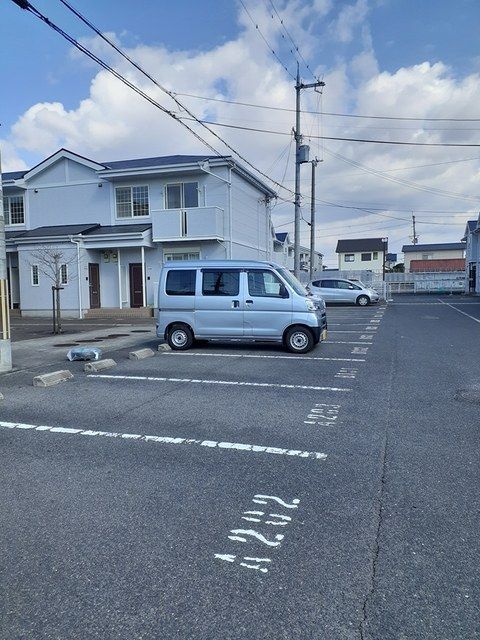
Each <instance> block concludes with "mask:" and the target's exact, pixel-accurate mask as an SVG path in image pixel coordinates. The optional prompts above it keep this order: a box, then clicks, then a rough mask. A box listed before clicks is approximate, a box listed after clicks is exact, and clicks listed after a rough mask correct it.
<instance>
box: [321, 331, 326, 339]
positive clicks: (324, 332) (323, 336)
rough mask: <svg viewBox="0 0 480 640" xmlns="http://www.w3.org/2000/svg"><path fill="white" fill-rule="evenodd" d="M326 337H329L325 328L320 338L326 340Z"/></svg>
mask: <svg viewBox="0 0 480 640" xmlns="http://www.w3.org/2000/svg"><path fill="white" fill-rule="evenodd" d="M326 339H327V330H326V329H324V330H323V331H322V333H321V334H320V340H326Z"/></svg>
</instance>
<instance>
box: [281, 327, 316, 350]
mask: <svg viewBox="0 0 480 640" xmlns="http://www.w3.org/2000/svg"><path fill="white" fill-rule="evenodd" d="M314 343H315V341H314V338H313V334H312V332H311V331H310V329H307V327H290V329H289V330H288V331H287V333H286V334H285V346H286V347H287V349H288V351H291V352H292V353H307V351H311V350H312V349H313V346H314Z"/></svg>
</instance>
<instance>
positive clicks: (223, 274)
mask: <svg viewBox="0 0 480 640" xmlns="http://www.w3.org/2000/svg"><path fill="white" fill-rule="evenodd" d="M239 291H240V271H229V270H224V269H203V284H202V293H203V295H204V296H238V293H239Z"/></svg>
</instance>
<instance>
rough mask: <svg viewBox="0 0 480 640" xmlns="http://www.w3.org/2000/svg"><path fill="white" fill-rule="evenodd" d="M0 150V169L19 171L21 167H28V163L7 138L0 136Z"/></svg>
mask: <svg viewBox="0 0 480 640" xmlns="http://www.w3.org/2000/svg"><path fill="white" fill-rule="evenodd" d="M0 151H1V154H2V155H1V170H2V171H3V172H6V171H21V170H22V169H28V165H27V163H26V162H24V160H22V158H21V157H20V155H19V152H18V150H17V148H16V146H15V145H14V144H12V143H11V142H9V141H8V140H2V139H1V138H0Z"/></svg>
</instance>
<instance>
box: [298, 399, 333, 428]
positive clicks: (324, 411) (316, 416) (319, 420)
mask: <svg viewBox="0 0 480 640" xmlns="http://www.w3.org/2000/svg"><path fill="white" fill-rule="evenodd" d="M339 411H340V405H338V404H321V403H319V404H316V405H315V406H314V407H313V409H310V413H309V414H308V416H307V420H304V423H305V424H317V425H319V426H321V427H331V426H332V425H335V426H338V425H339V424H340V422H339V420H338V413H339Z"/></svg>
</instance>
